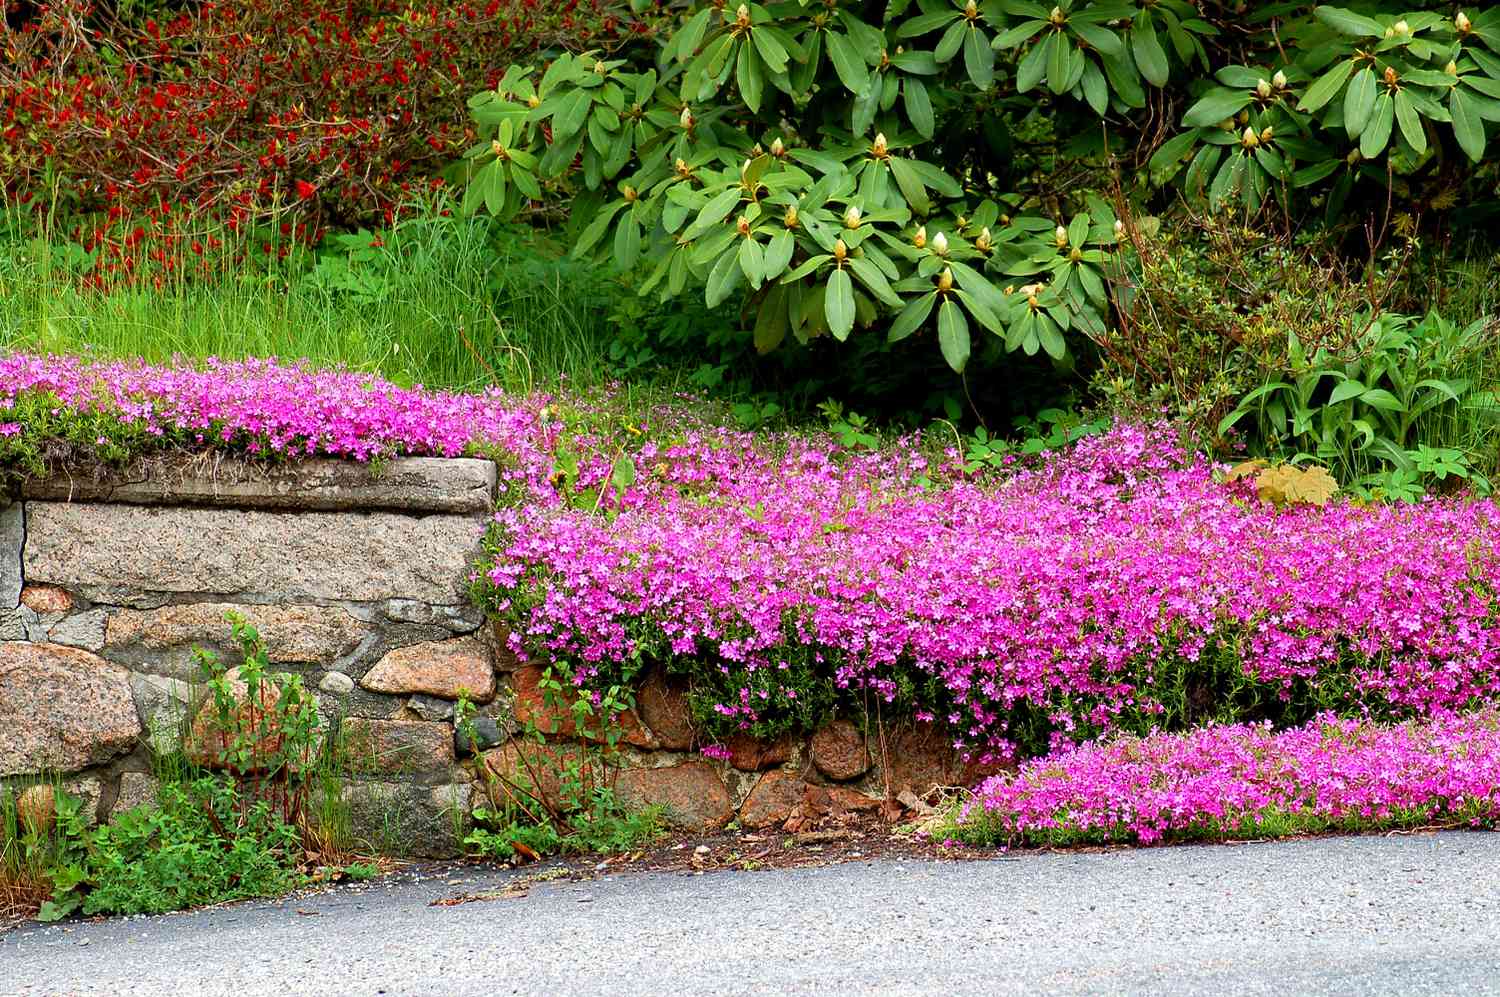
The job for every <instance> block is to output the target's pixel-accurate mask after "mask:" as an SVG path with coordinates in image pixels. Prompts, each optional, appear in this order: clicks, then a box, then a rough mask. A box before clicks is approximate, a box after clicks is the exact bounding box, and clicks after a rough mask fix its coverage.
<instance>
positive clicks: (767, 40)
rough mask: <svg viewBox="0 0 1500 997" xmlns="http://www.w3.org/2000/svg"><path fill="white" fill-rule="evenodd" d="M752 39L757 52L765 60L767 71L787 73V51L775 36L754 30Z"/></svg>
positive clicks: (751, 31)
mask: <svg viewBox="0 0 1500 997" xmlns="http://www.w3.org/2000/svg"><path fill="white" fill-rule="evenodd" d="M750 39H751V41H753V42H754V43H755V50H756V51H757V52H759V53H760V57H761V58H762V59H764V60H765V63H766V68H767V69H769V70H770V71H771V72H773V73H784V72H786V60H787V51H786V49H785V48H784V47H783V46H782V44H781V42H779V41H777V40H776V36H775V35H774V34H772V33H771V32H769V31H766V30H763V29H761V28H752V29H751V30H750Z"/></svg>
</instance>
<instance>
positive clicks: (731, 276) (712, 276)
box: [703, 252, 742, 308]
mask: <svg viewBox="0 0 1500 997" xmlns="http://www.w3.org/2000/svg"><path fill="white" fill-rule="evenodd" d="M741 276H742V274H741V273H740V266H739V255H738V254H737V253H733V252H728V253H724V254H723V255H722V256H720V257H719V259H718V262H716V263H715V264H714V266H713V269H712V270H710V271H709V273H708V283H707V284H706V285H705V287H704V297H703V300H704V302H705V303H707V305H708V307H710V308H715V307H717V306H719V305H721V304H723V303H724V301H725V299H727V298H728V297H729V295H730V294H732V293H733V292H734V289H735V288H736V287H738V286H739V283H740V277H741Z"/></svg>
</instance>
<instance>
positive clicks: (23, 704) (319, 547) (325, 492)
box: [0, 458, 980, 855]
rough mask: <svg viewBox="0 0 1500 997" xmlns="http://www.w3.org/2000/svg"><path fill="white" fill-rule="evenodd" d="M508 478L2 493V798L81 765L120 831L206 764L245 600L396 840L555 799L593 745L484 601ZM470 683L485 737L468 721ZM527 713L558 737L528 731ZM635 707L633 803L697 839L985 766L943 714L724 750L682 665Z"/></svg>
mask: <svg viewBox="0 0 1500 997" xmlns="http://www.w3.org/2000/svg"><path fill="white" fill-rule="evenodd" d="M495 487H496V468H495V465H494V464H493V463H491V462H490V461H487V460H471V459H453V460H444V459H435V458H413V459H404V460H396V461H391V462H388V463H386V464H384V465H382V466H379V467H373V468H372V467H369V466H365V465H359V464H354V463H348V462H340V461H328V460H314V461H306V462H302V463H297V464H290V465H281V466H274V467H268V466H265V465H259V464H252V463H246V462H241V461H236V460H229V459H219V460H216V461H215V462H213V463H205V462H204V461H202V460H198V461H193V462H184V463H182V464H181V465H176V466H157V467H153V468H152V469H151V470H150V472H149V473H140V474H136V475H133V476H125V475H119V474H116V475H113V476H109V475H105V476H100V477H96V478H87V479H73V478H66V477H58V478H53V479H49V480H45V481H28V482H25V483H23V484H22V485H21V487H20V488H19V490H18V491H17V492H16V493H14V494H12V495H9V496H7V495H4V494H3V493H0V788H4V787H5V786H7V785H9V786H11V787H16V786H19V785H24V784H26V783H28V782H34V781H36V780H37V779H39V778H50V779H58V780H60V781H61V782H62V784H63V785H64V787H65V788H67V789H68V790H69V791H71V792H73V793H74V794H76V795H79V796H81V797H82V798H83V799H84V800H85V803H86V806H87V807H88V808H89V812H90V813H91V814H92V815H93V816H94V817H95V818H96V819H99V820H103V819H107V818H108V816H109V815H110V814H111V813H112V812H116V811H118V810H120V809H122V808H126V807H129V806H134V805H136V804H139V803H148V802H149V801H150V800H152V799H153V798H154V789H155V786H154V783H153V781H152V776H151V772H152V764H151V763H152V752H154V751H163V750H167V749H169V748H172V747H175V746H177V745H179V744H183V743H184V740H183V739H184V738H186V744H187V746H188V748H189V754H190V756H193V755H194V749H195V746H201V743H200V742H202V741H203V740H204V738H205V737H206V735H205V734H204V733H203V730H202V726H203V717H204V715H205V714H203V713H202V701H203V699H204V695H203V689H202V688H201V684H200V682H199V679H200V676H199V670H198V665H197V662H196V660H195V657H194V650H195V649H197V648H201V649H205V650H208V651H211V652H213V653H214V654H217V655H218V656H219V657H220V658H221V660H223V661H224V662H225V663H226V664H229V665H233V664H236V663H238V657H237V649H236V648H235V647H233V646H232V643H233V642H232V640H231V636H230V625H229V623H228V622H227V620H226V619H225V614H226V613H227V612H229V611H231V610H233V611H236V612H238V613H240V614H242V615H243V616H245V617H246V618H247V619H248V620H249V622H250V623H252V624H253V625H254V626H255V627H256V628H257V629H258V630H259V631H260V634H261V636H262V637H263V639H264V640H265V643H266V647H267V652H268V657H269V659H270V661H271V662H272V663H273V665H274V667H275V668H277V669H279V670H284V671H289V672H295V673H297V674H300V675H301V676H302V677H303V680H304V684H305V685H306V687H307V688H308V689H310V690H314V691H315V694H316V696H317V700H318V711H319V714H320V717H321V719H322V721H323V723H324V725H325V728H326V729H327V730H328V731H330V732H332V731H338V732H340V733H341V735H342V736H343V740H344V743H345V744H346V745H348V746H349V748H350V753H351V758H352V760H353V761H352V765H351V767H350V769H349V771H348V773H347V778H345V779H343V780H342V785H343V789H342V792H343V794H344V798H345V801H346V802H347V804H348V805H349V810H350V813H351V815H352V818H353V823H354V830H355V832H356V833H357V834H360V835H361V836H363V837H364V838H365V839H366V840H367V841H368V843H369V844H370V845H371V846H372V847H375V848H379V849H382V850H388V851H396V852H410V853H416V854H427V855H449V854H453V853H455V852H456V851H457V850H458V849H459V847H460V836H461V835H462V833H463V832H464V827H465V824H466V822H467V820H468V816H469V814H470V812H471V811H472V809H473V808H474V807H476V806H479V805H482V804H484V805H489V804H494V803H498V802H501V799H500V798H503V797H504V795H505V794H506V792H507V789H506V787H507V785H508V781H517V782H519V781H522V780H523V779H524V780H526V781H530V780H531V778H532V777H533V776H534V775H535V776H536V777H537V782H538V785H537V786H536V787H535V789H536V791H537V792H539V793H541V794H542V795H544V796H548V795H555V794H556V793H557V792H558V791H559V789H558V783H557V779H556V770H557V767H558V766H559V765H562V764H566V763H567V762H568V761H569V760H570V759H576V758H578V757H580V753H581V752H582V751H583V750H584V746H583V745H581V744H580V743H579V740H578V738H577V736H576V734H577V732H576V731H575V730H574V729H573V728H572V726H571V718H570V716H569V715H568V714H567V712H566V711H565V710H563V711H554V710H553V709H552V708H551V707H550V706H549V705H548V703H547V701H546V697H545V696H544V695H543V693H542V692H541V688H540V680H541V677H542V669H541V668H540V667H539V666H538V665H536V664H533V663H529V662H523V661H518V660H516V659H515V657H514V656H513V655H511V654H510V653H509V652H507V651H506V650H505V645H504V641H503V639H502V635H500V634H498V633H497V632H496V630H495V629H494V627H493V626H491V625H490V624H489V623H488V622H487V621H486V620H485V618H484V615H483V614H482V612H481V611H480V610H478V609H477V608H475V607H474V606H473V605H472V604H471V603H470V601H469V599H468V588H469V584H470V580H471V577H472V574H473V571H474V566H475V564H476V562H477V558H478V556H479V553H480V547H481V541H482V537H483V533H484V530H485V528H486V525H487V523H488V521H489V517H490V513H491V512H492V511H493V507H494V500H495ZM461 693H462V694H464V695H467V697H468V698H469V700H470V701H471V702H473V703H475V704H477V706H478V709H479V714H478V716H477V717H476V718H475V723H474V727H475V732H476V735H477V741H478V743H468V741H467V739H465V738H463V737H459V736H457V732H456V730H455V720H454V704H455V702H456V701H457V700H458V698H459V696H460V694H461ZM528 722H535V723H536V725H537V726H538V727H539V728H540V729H543V730H553V731H555V734H556V736H555V737H554V738H553V739H552V742H551V743H549V744H548V745H546V746H538V745H531V744H527V743H524V742H523V741H520V740H517V739H515V738H514V737H513V735H514V734H515V733H516V731H517V730H518V729H520V727H521V726H523V725H525V724H527V723H528ZM622 722H623V725H624V727H623V744H622V746H621V747H622V759H623V763H622V764H621V765H620V766H619V767H618V768H617V769H615V770H614V775H613V776H612V777H613V778H614V779H615V789H616V792H617V793H618V794H619V795H620V797H621V798H622V799H623V800H624V801H625V802H627V803H628V804H636V805H644V804H662V805H664V806H665V807H666V808H667V814H668V819H669V820H670V821H671V822H672V823H674V824H676V825H677V826H679V827H683V828H687V829H695V830H703V829H708V828H711V827H715V826H719V825H722V824H724V823H726V822H728V821H730V820H736V819H737V820H739V821H740V822H741V823H743V824H745V825H747V826H756V827H765V826H772V825H782V824H785V823H786V822H788V821H796V820H798V819H804V818H808V817H810V816H814V815H816V814H821V813H827V812H829V811H830V810H835V811H836V810H841V809H842V810H848V809H854V810H859V809H867V808H871V807H874V806H876V805H878V799H879V798H880V797H882V796H884V795H885V794H886V793H887V792H895V791H897V790H900V789H907V788H910V789H916V790H917V791H919V792H920V791H922V790H925V789H926V788H929V787H930V786H932V785H934V784H951V783H955V782H963V781H971V780H972V779H974V778H976V777H977V776H978V775H979V774H980V773H978V772H976V771H974V770H971V769H969V768H968V767H966V766H964V765H963V764H962V763H961V762H960V761H959V760H958V759H957V758H956V757H955V756H954V755H953V753H952V752H951V750H949V749H948V748H947V746H946V744H945V743H944V739H943V738H942V737H941V736H939V735H937V733H936V732H935V731H933V730H931V729H929V728H924V727H920V726H916V727H910V726H909V727H905V728H901V729H897V730H895V731H891V732H889V736H888V738H886V740H885V743H884V745H883V746H881V747H877V746H876V745H875V744H874V742H873V740H872V736H871V735H870V734H869V733H867V732H866V731H863V730H861V729H860V728H858V727H856V726H855V725H854V724H852V723H850V722H848V721H837V722H835V723H833V724H831V725H829V726H828V727H826V728H824V729H823V730H821V731H819V732H818V733H817V734H816V735H814V736H813V737H812V738H810V739H803V740H801V741H795V742H794V741H792V740H790V739H788V740H785V741H781V742H777V743H770V744H766V743H758V742H755V741H752V740H750V739H748V738H745V739H742V740H740V741H737V742H734V743H731V744H729V745H727V747H728V748H729V756H730V757H729V758H728V759H727V760H724V761H709V760H706V759H704V758H702V757H701V756H699V755H698V754H696V752H695V751H694V749H695V748H696V747H698V744H697V741H696V734H695V731H694V729H693V725H692V721H691V717H690V715H689V711H688V708H687V703H686V696H685V691H684V688H683V687H682V686H681V685H680V684H679V683H676V682H674V681H670V680H669V679H668V678H667V677H665V676H663V675H661V674H654V675H652V676H651V677H650V678H649V679H648V681H647V682H646V684H645V686H644V687H643V688H642V689H641V690H640V694H639V696H638V707H637V709H636V710H633V711H630V712H628V713H626V714H624V715H623V717H622ZM195 757H196V760H198V761H200V762H202V763H205V764H207V765H209V766H211V767H212V766H214V765H215V764H216V763H217V757H216V756H215V754H214V753H213V752H212V751H207V750H205V751H201V752H198V753H197V755H196V756H195ZM882 760H883V762H884V764H882Z"/></svg>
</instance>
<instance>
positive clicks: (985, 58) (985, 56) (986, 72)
mask: <svg viewBox="0 0 1500 997" xmlns="http://www.w3.org/2000/svg"><path fill="white" fill-rule="evenodd" d="M964 70H965V71H966V72H967V73H968V74H969V79H970V80H971V81H972V82H973V83H974V85H975V86H976V87H978V88H979V89H980V90H988V89H989V88H990V84H991V83H994V82H995V50H994V49H992V48H990V45H989V42H987V41H986V40H985V38H984V35H983V34H981V33H980V31H979V30H978V29H977V28H970V29H969V31H968V33H967V34H966V35H965V36H964Z"/></svg>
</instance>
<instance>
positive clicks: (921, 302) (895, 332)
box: [886, 291, 938, 343]
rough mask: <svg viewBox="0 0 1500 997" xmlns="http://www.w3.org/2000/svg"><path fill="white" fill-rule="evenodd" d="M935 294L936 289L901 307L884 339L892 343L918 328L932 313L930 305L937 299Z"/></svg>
mask: <svg viewBox="0 0 1500 997" xmlns="http://www.w3.org/2000/svg"><path fill="white" fill-rule="evenodd" d="M937 296H938V295H937V292H936V291H931V292H929V293H927V294H924V295H922V296H921V297H920V298H914V299H913V300H912V301H911V302H909V303H908V304H907V306H906V307H905V308H903V309H901V314H900V315H897V316H896V320H895V321H894V322H892V323H891V329H890V332H888V333H887V334H886V339H888V340H889V341H890V342H892V343H894V342H897V341H899V340H902V339H905V338H906V337H907V336H910V335H911V334H912V333H914V332H916V331H917V330H918V329H920V328H921V327H922V325H923V324H924V323H925V322H926V321H927V316H929V315H931V314H932V306H933V304H934V303H935V302H936V301H937Z"/></svg>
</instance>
